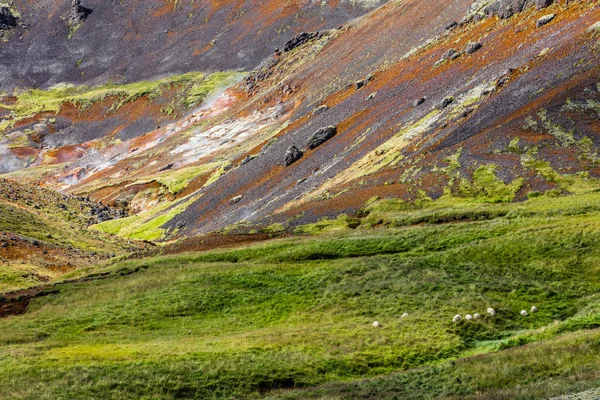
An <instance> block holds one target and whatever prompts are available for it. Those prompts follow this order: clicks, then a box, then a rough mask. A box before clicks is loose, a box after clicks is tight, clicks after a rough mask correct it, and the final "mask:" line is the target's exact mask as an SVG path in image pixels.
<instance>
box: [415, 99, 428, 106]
mask: <svg viewBox="0 0 600 400" xmlns="http://www.w3.org/2000/svg"><path fill="white" fill-rule="evenodd" d="M425 100H426V99H425V97H421V98H420V99H417V100H415V101H413V107H418V106H420V105H421V104H423V103H425Z"/></svg>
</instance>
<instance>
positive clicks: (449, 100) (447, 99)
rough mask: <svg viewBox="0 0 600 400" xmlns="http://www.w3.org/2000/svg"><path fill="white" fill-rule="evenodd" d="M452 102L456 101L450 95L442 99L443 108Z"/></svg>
mask: <svg viewBox="0 0 600 400" xmlns="http://www.w3.org/2000/svg"><path fill="white" fill-rule="evenodd" d="M452 103H454V97H452V96H448V97H446V98H445V99H444V100H442V108H446V107H448V106H449V105H450V104H452Z"/></svg>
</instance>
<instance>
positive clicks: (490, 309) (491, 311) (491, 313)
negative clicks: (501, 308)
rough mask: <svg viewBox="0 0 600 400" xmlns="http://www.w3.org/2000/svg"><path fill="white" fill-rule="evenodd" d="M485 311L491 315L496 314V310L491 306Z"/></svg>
mask: <svg viewBox="0 0 600 400" xmlns="http://www.w3.org/2000/svg"><path fill="white" fill-rule="evenodd" d="M487 313H488V314H490V315H491V316H492V317H493V316H495V315H496V310H494V309H493V308H488V309H487Z"/></svg>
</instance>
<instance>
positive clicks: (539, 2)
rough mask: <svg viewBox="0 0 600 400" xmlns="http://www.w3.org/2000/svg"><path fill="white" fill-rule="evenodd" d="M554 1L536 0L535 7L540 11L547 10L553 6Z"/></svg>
mask: <svg viewBox="0 0 600 400" xmlns="http://www.w3.org/2000/svg"><path fill="white" fill-rule="evenodd" d="M552 3H553V1H552V0H536V1H535V7H536V8H537V9H538V10H541V9H542V8H546V7H548V6H550V5H552Z"/></svg>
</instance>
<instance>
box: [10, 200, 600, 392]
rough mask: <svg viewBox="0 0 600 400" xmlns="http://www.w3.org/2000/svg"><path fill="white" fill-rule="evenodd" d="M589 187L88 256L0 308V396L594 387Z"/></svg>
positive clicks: (596, 229) (597, 259) (599, 334)
mask: <svg viewBox="0 0 600 400" xmlns="http://www.w3.org/2000/svg"><path fill="white" fill-rule="evenodd" d="M598 204H600V193H598V192H590V193H587V194H581V195H576V196H570V197H555V198H552V197H546V196H542V197H538V198H533V199H531V200H528V201H527V202H525V203H520V204H501V205H485V208H486V212H480V210H479V211H478V209H477V208H475V209H474V210H473V212H472V214H465V212H462V211H460V210H461V207H460V206H457V207H453V206H451V205H447V206H445V208H443V207H442V208H439V207H438V208H437V209H436V211H435V213H433V212H432V211H431V209H428V208H427V207H425V209H423V208H421V209H409V210H396V211H393V210H392V208H390V207H389V206H388V207H383V206H381V205H380V207H379V209H380V212H381V210H382V209H385V212H386V213H387V214H386V215H387V216H388V217H390V215H391V213H395V218H394V220H398V221H404V222H405V223H404V225H405V226H403V227H395V228H381V229H369V230H368V231H366V230H362V231H361V232H352V231H345V230H341V231H334V232H333V233H327V234H322V235H320V236H318V237H306V236H302V237H294V238H287V239H276V240H273V241H271V242H268V243H264V244H260V245H253V246H250V247H246V248H238V249H230V250H220V251H212V252H207V253H189V254H180V255H175V256H163V257H155V258H150V259H142V260H135V261H126V262H122V263H119V264H115V265H113V266H110V267H108V269H97V270H96V271H94V273H95V274H96V275H95V276H96V277H97V279H88V280H85V281H81V282H75V283H73V282H70V283H62V284H57V285H55V287H54V288H53V289H54V290H53V291H52V293H53V294H49V295H46V296H43V297H37V298H35V299H33V300H32V301H31V303H30V305H29V309H28V311H27V313H25V314H23V315H20V316H11V317H8V318H6V319H3V320H2V321H1V323H2V335H0V371H2V373H0V397H4V398H15V399H55V398H64V399H74V398H103V399H140V398H145V399H174V398H255V397H256V398H258V397H264V396H274V397H275V398H298V399H301V398H308V397H311V398H368V397H370V398H374V399H375V398H394V397H395V396H396V397H397V398H405V397H408V398H415V399H417V398H418V399H423V398H438V397H448V398H463V397H471V398H485V399H490V398H499V399H500V398H528V399H529V398H543V397H550V396H553V395H560V394H564V393H568V392H572V391H581V390H585V389H588V388H591V387H595V386H596V387H597V386H600V372H598V371H600V331H598V330H595V329H596V328H598V327H600V296H599V295H598V292H599V290H600V281H599V280H598V278H599V276H600V209H599V207H598V206H597V205H598ZM482 207H484V206H483V205H482ZM432 213H433V214H435V215H436V216H437V217H436V218H433V217H431V214H432ZM419 215H421V216H427V218H421V219H419V218H418V216H419ZM457 215H458V216H460V218H458V217H457ZM444 216H446V217H444ZM444 221H446V222H444ZM448 221H454V222H448ZM92 278H93V276H92ZM56 289H57V290H58V291H57V292H56V293H54V292H55V291H56ZM534 305H535V306H537V307H538V308H539V312H537V313H531V314H530V315H529V316H527V317H523V316H521V315H520V311H521V310H523V309H525V310H530V309H531V307H532V306H534ZM488 307H493V308H494V309H495V310H496V311H497V314H496V316H495V317H492V316H489V315H487V314H486V309H487V308H488ZM404 313H408V317H405V318H401V316H402V315H403V314H404ZM467 313H469V314H474V313H480V314H481V315H482V318H481V319H480V320H478V321H465V319H464V317H465V315H466V314H467ZM455 314H461V315H462V316H463V320H462V321H461V322H459V323H457V324H453V323H452V318H453V316H454V315H455ZM374 321H379V322H380V323H381V327H379V328H376V327H373V326H372V324H373V322H374ZM364 379H366V380H364Z"/></svg>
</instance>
